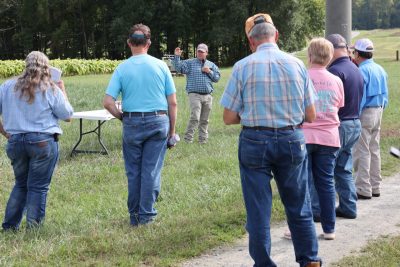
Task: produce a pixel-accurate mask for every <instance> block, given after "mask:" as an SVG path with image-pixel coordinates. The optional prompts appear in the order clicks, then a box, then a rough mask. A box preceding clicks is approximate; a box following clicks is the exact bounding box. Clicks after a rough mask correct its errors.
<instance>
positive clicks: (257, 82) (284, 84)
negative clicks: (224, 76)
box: [221, 43, 316, 128]
mask: <svg viewBox="0 0 400 267" xmlns="http://www.w3.org/2000/svg"><path fill="white" fill-rule="evenodd" d="M315 97H316V96H315V90H314V87H313V84H312V82H311V80H310V78H309V76H308V73H307V69H306V67H305V66H304V64H303V62H302V61H300V60H299V59H297V58H295V57H293V56H291V55H289V54H287V53H285V52H282V51H280V50H279V48H278V47H277V45H275V44H271V43H264V44H261V45H259V46H258V47H257V51H256V52H255V53H253V54H251V55H249V56H248V57H246V58H244V59H242V60H240V61H238V62H237V63H236V64H235V65H234V67H233V70H232V75H231V77H230V79H229V81H228V84H227V86H226V88H225V91H224V93H223V95H222V98H221V105H222V106H223V107H225V108H226V109H228V110H231V111H234V112H238V114H239V116H240V118H241V124H242V125H244V126H249V127H254V126H265V127H272V128H281V127H286V126H291V125H298V124H301V123H302V122H303V120H304V117H305V107H308V106H310V105H312V104H313V103H314V101H315Z"/></svg>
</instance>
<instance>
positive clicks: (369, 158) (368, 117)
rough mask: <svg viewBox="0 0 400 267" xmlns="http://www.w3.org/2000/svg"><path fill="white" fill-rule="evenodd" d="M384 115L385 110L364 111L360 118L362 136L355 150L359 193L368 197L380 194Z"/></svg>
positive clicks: (355, 169) (372, 109)
mask: <svg viewBox="0 0 400 267" xmlns="http://www.w3.org/2000/svg"><path fill="white" fill-rule="evenodd" d="M382 113H383V108H365V109H363V111H362V113H361V117H360V121H361V127H362V129H361V136H360V139H359V140H358V142H357V143H356V145H355V146H354V150H353V158H354V171H355V179H356V188H357V193H358V194H360V195H363V196H367V197H368V196H369V197H370V196H371V195H372V194H380V184H381V181H382V176H381V155H380V147H379V140H380V131H381V122H382Z"/></svg>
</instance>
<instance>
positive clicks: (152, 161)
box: [103, 24, 177, 226]
mask: <svg viewBox="0 0 400 267" xmlns="http://www.w3.org/2000/svg"><path fill="white" fill-rule="evenodd" d="M127 42H128V45H129V48H130V49H131V52H132V56H131V57H130V58H129V59H127V60H125V61H124V62H123V63H121V64H120V65H119V66H118V67H117V68H116V70H115V71H114V73H113V75H112V77H111V80H110V83H109V85H108V87H107V91H106V95H105V97H104V100H103V104H104V107H105V108H106V109H107V110H108V111H109V112H110V113H111V114H112V115H113V116H114V117H116V118H118V119H120V120H121V121H122V122H123V145H122V149H123V155H124V161H125V170H126V175H127V177H128V209H129V213H130V222H131V225H133V226H137V225H139V224H142V225H143V224H148V223H151V222H152V221H153V220H154V218H155V217H156V215H157V210H156V209H155V208H154V203H155V201H156V199H157V197H158V195H159V192H160V187H161V183H160V182H161V169H162V166H163V162H164V157H165V151H166V149H167V139H168V138H171V137H173V136H174V135H175V122H176V113H177V104H176V93H175V92H176V90H175V85H174V81H173V79H172V76H171V72H170V71H169V69H168V67H167V65H166V64H165V63H164V62H163V61H161V60H159V59H157V58H154V57H152V56H150V55H148V54H147V51H148V49H149V47H150V44H151V41H150V28H149V27H147V26H146V25H143V24H136V25H134V26H133V27H132V28H131V30H130V33H129V37H128V41H127ZM120 94H121V95H122V110H123V112H121V111H120V110H119V109H118V108H117V107H116V105H115V100H116V99H117V98H118V96H119V95H120Z"/></svg>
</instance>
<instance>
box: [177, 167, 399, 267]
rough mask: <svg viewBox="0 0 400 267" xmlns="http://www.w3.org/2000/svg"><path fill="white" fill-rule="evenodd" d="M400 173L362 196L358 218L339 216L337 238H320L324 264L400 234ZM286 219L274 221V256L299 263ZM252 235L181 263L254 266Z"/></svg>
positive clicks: (290, 263)
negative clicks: (376, 193)
mask: <svg viewBox="0 0 400 267" xmlns="http://www.w3.org/2000/svg"><path fill="white" fill-rule="evenodd" d="M399 192H400V173H399V174H397V175H395V176H393V177H389V178H385V179H384V180H383V183H382V189H381V196H380V197H378V198H372V199H371V200H359V201H358V203H357V205H358V216H357V219H355V220H349V219H342V218H338V219H337V221H336V239H335V240H333V241H326V240H322V239H320V240H319V256H320V257H321V258H322V260H323V263H324V266H330V265H331V264H332V263H334V262H337V261H338V260H340V259H341V258H343V257H344V256H349V255H354V254H356V253H358V252H359V251H360V249H361V248H362V247H363V246H365V245H366V244H367V242H368V241H370V240H374V239H376V238H378V237H380V236H386V235H400V212H399V211H400V195H399ZM285 229H286V223H284V222H282V223H279V224H275V225H272V227H271V239H272V252H271V253H272V258H273V260H274V261H275V263H276V264H277V265H278V266H284V267H292V266H296V267H297V266H298V264H297V263H296V262H295V258H294V251H293V245H292V242H291V241H290V240H286V239H284V238H283V232H284V230H285ZM316 230H317V234H318V235H320V234H322V229H321V225H320V224H316ZM247 242H248V237H247V236H245V237H244V238H243V239H240V240H238V241H237V242H236V243H235V244H233V245H232V246H229V247H218V248H215V249H213V250H211V251H209V252H208V253H206V254H204V255H202V256H200V257H198V258H193V259H190V260H188V261H186V262H183V263H182V264H181V265H180V266H181V267H199V266H201V267H218V266H225V267H228V266H229V267H242V266H253V261H252V259H251V257H250V255H249V253H248V247H247V245H248V243H247Z"/></svg>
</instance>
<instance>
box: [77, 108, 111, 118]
mask: <svg viewBox="0 0 400 267" xmlns="http://www.w3.org/2000/svg"><path fill="white" fill-rule="evenodd" d="M72 118H73V119H86V120H98V121H108V120H112V119H115V117H114V116H113V115H111V113H110V112H108V111H107V110H105V109H99V110H90V111H81V112H74V114H73V115H72Z"/></svg>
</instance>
